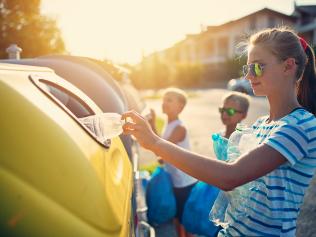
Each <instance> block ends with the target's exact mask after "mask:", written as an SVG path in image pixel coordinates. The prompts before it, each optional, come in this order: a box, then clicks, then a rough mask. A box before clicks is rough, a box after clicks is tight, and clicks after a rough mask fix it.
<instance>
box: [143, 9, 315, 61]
mask: <svg viewBox="0 0 316 237" xmlns="http://www.w3.org/2000/svg"><path fill="white" fill-rule="evenodd" d="M283 25H286V26H290V27H292V28H294V29H296V30H297V32H298V33H299V34H300V35H301V36H302V37H304V38H305V39H306V40H307V41H308V42H309V43H310V44H313V45H316V5H312V6H297V5H294V12H293V13H292V14H291V15H286V14H283V13H280V12H277V11H274V10H271V9H269V8H264V9H261V10H259V11H257V12H254V13H252V14H249V15H247V16H244V17H242V18H239V19H237V20H234V21H230V22H227V23H225V24H222V25H218V26H208V27H207V29H206V30H205V31H202V32H201V33H199V34H194V35H187V36H186V38H185V39H184V40H182V41H180V42H177V43H176V44H175V45H173V46H172V47H170V48H168V49H166V50H163V51H160V52H156V53H154V54H152V55H150V56H149V57H148V58H147V60H150V59H152V58H155V59H157V58H158V59H159V60H160V61H163V62H168V63H200V64H203V65H216V64H219V63H223V62H225V61H227V60H228V59H233V58H234V57H235V56H236V55H238V54H239V53H240V51H241V50H242V49H243V48H242V46H241V45H240V43H241V42H242V41H243V39H246V38H247V36H249V35H250V34H252V33H253V32H256V31H258V30H260V29H263V28H267V27H276V26H283Z"/></svg>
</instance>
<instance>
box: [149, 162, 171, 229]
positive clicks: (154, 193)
mask: <svg viewBox="0 0 316 237" xmlns="http://www.w3.org/2000/svg"><path fill="white" fill-rule="evenodd" d="M146 203H147V207H148V211H147V218H148V222H149V224H151V225H153V226H157V225H159V224H162V223H164V222H167V221H169V220H171V219H172V218H173V217H174V216H175V215H176V200H175V196H174V193H173V187H172V181H171V178H170V176H169V174H168V173H167V172H166V171H165V170H164V169H163V168H162V167H157V168H156V170H155V171H154V173H153V174H152V177H151V179H150V180H149V182H148V184H147V188H146Z"/></svg>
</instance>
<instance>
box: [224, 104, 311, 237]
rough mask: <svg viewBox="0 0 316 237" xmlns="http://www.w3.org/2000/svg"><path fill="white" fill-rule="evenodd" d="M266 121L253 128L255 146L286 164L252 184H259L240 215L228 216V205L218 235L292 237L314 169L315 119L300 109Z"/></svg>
mask: <svg viewBox="0 0 316 237" xmlns="http://www.w3.org/2000/svg"><path fill="white" fill-rule="evenodd" d="M267 119H268V117H267V116H265V117H262V118H260V119H258V120H257V121H256V122H255V123H254V125H253V129H254V133H255V135H256V137H257V139H258V144H261V143H263V144H267V145H268V146H270V147H272V148H274V149H275V150H277V151H278V152H280V153H281V154H282V155H283V156H284V157H285V158H286V159H287V162H285V163H284V164H283V165H281V166H280V167H278V168H277V169H275V170H273V171H272V172H270V173H268V174H266V175H265V176H263V177H261V178H259V179H257V180H256V181H253V182H255V183H257V184H260V185H256V188H254V189H253V190H251V191H250V194H249V198H248V200H247V202H245V204H244V205H243V210H242V211H241V212H244V215H238V217H236V216H234V215H232V212H231V211H232V209H231V208H230V206H228V208H227V211H226V215H225V221H228V223H229V224H228V227H227V228H225V229H223V230H222V231H221V232H220V233H219V236H295V231H296V220H297V217H298V214H299V210H300V207H301V205H302V203H303V197H304V193H305V191H306V188H307V187H308V185H309V183H310V181H311V179H312V177H313V175H314V173H315V168H316V118H315V116H314V115H313V114H311V113H309V112H307V111H306V110H305V109H301V108H300V109H297V110H294V111H293V112H292V113H290V114H288V115H287V116H285V117H283V118H282V119H280V120H278V121H274V122H270V123H266V121H267Z"/></svg>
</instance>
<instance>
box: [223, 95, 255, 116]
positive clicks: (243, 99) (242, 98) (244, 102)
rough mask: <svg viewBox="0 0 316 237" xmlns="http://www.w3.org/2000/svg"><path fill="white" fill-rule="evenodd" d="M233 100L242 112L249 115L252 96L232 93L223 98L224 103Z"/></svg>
mask: <svg viewBox="0 0 316 237" xmlns="http://www.w3.org/2000/svg"><path fill="white" fill-rule="evenodd" d="M227 100H232V101H235V102H236V103H238V104H239V106H240V109H241V110H242V112H244V113H247V112H248V108H249V102H250V96H249V95H246V94H244V93H241V92H237V91H234V92H230V93H228V94H226V95H225V96H224V97H223V101H224V102H225V101H227Z"/></svg>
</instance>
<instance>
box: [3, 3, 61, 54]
mask: <svg viewBox="0 0 316 237" xmlns="http://www.w3.org/2000/svg"><path fill="white" fill-rule="evenodd" d="M40 3H41V1H40V0H27V1H26V0H0V37H1V40H0V58H7V53H6V48H7V47H9V46H10V44H13V43H15V44H17V45H18V46H19V47H21V48H22V49H23V51H22V56H23V57H24V58H26V57H36V56H40V55H46V54H53V53H63V52H64V51H65V45H64V42H63V40H62V37H61V33H60V30H59V29H58V28H57V25H56V22H55V20H53V19H50V18H49V17H46V16H42V15H40Z"/></svg>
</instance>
